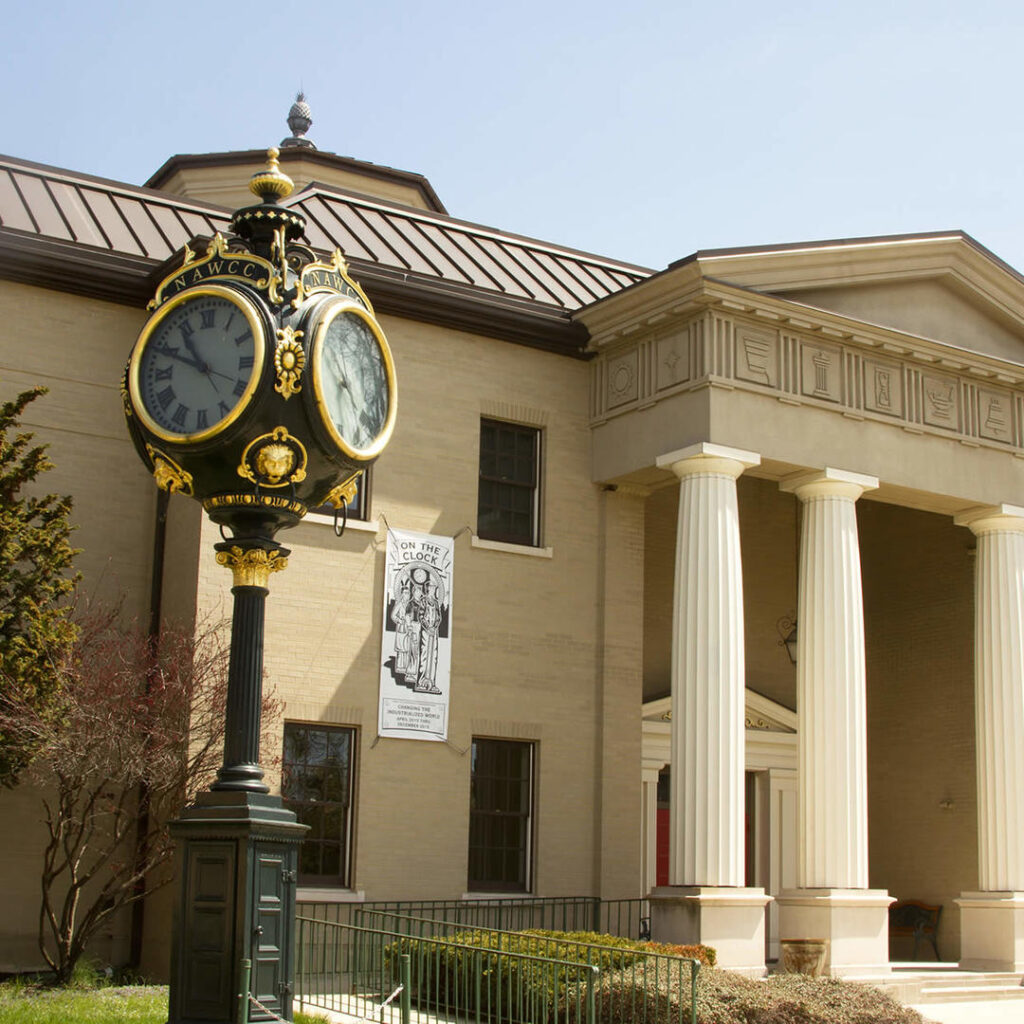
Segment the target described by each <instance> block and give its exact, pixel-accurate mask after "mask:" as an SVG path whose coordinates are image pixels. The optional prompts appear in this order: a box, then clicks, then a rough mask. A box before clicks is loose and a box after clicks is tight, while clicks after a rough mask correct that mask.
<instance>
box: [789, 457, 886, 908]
mask: <svg viewBox="0 0 1024 1024" xmlns="http://www.w3.org/2000/svg"><path fill="white" fill-rule="evenodd" d="M877 486H878V481H877V480H876V479H874V478H873V477H865V476H861V475H860V474H855V473H841V472H838V471H836V470H825V471H824V472H823V473H815V474H812V475H810V476H807V477H803V478H798V479H797V480H795V481H792V482H791V483H790V484H788V486H787V488H786V489H791V490H793V491H794V492H795V493H796V496H797V497H798V498H799V499H800V501H801V502H802V503H803V529H802V531H801V536H800V581H799V592H798V598H797V655H796V706H797V711H798V713H799V715H800V740H799V747H800V759H799V771H800V796H799V805H798V806H799V851H800V852H799V860H798V862H797V864H798V866H797V886H798V887H799V888H801V889H832V888H835V889H866V888H867V885H868V769H867V704H866V696H865V691H866V677H865V670H864V600H863V596H862V591H861V578H860V546H859V544H858V539H857V510H856V507H855V503H856V501H857V499H858V498H859V497H860V496H861V494H863V493H864V491H867V490H872V489H874V488H876V487H877Z"/></svg>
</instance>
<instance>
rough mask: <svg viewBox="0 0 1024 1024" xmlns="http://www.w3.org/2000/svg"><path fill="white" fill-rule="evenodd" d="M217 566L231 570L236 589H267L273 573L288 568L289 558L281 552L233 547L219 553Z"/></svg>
mask: <svg viewBox="0 0 1024 1024" xmlns="http://www.w3.org/2000/svg"><path fill="white" fill-rule="evenodd" d="M217 564H218V565H223V566H226V567H227V568H228V569H230V570H231V575H232V583H233V585H234V586H236V587H266V585H267V583H268V581H269V579H270V574H271V573H272V572H280V571H281V570H282V569H286V568H287V567H288V556H287V555H285V554H283V553H282V552H281V551H264V550H263V549H262V548H249V549H244V548H240V547H231V548H229V549H228V550H227V551H218V552H217Z"/></svg>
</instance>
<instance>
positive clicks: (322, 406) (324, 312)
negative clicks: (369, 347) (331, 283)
mask: <svg viewBox="0 0 1024 1024" xmlns="http://www.w3.org/2000/svg"><path fill="white" fill-rule="evenodd" d="M344 313H355V314H356V315H357V316H358V317H360V318H361V319H362V320H363V321H364V322H365V323H366V325H367V326H368V327H369V328H370V332H371V333H372V334H373V336H374V338H376V339H377V345H378V346H379V347H380V351H381V356H382V357H383V360H384V375H385V377H386V378H387V384H388V414H387V418H386V419H385V420H384V425H383V426H382V427H381V430H380V433H379V434H378V435H377V437H376V439H375V440H374V442H373V444H371V445H370V446H369V447H368V448H354V447H353V446H352V445H351V444H349V443H348V441H346V440H345V439H344V438H343V437H342V436H341V434H339V433H338V428H337V427H336V426H335V424H334V420H333V419H332V418H331V414H330V412H329V411H328V409H327V403H326V402H325V400H324V397H323V396H324V389H323V359H322V354H323V341H324V336H325V335H326V333H327V329H328V328H329V327H330V326H331V324H332V323H334V321H335V320H336V319H337V318H338V317H339V316H341V315H342V314H344ZM309 354H310V364H311V370H312V372H311V373H310V377H311V379H312V381H313V390H312V394H313V404H314V406H315V407H316V411H317V415H318V416H319V417H320V422H321V423H322V424H323V425H324V427H325V428H326V430H327V433H328V436H329V437H330V438H331V439H332V440H333V441H334V443H335V444H336V445H337V446H338V447H339V448H340V449H341V450H342V451H343V452H344V453H345V455H347V456H348V457H349V458H350V459H354V460H356V461H357V462H369V461H370V460H372V459H375V458H376V457H377V456H378V455H380V453H381V452H382V451H383V450H384V448H385V447H386V446H387V443H388V441H390V440H391V432H392V431H393V430H394V427H395V417H396V415H397V412H398V388H397V386H396V383H395V362H394V359H393V358H392V356H391V348H390V346H389V345H388V341H387V338H385V337H384V332H383V330H381V326H380V324H379V323H377V319H376V317H374V315H373V314H372V313H371V312H370V311H369V310H367V309H366V308H365V307H363V306H362V305H360V304H359V303H358V302H356V301H355V300H353V299H348V298H337V299H330V300H328V302H327V303H326V305H325V307H324V308H323V309H321V311H320V315H319V317H318V318H317V320H316V327H315V329H314V332H313V341H312V343H311V345H310V353H309Z"/></svg>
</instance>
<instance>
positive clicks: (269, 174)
mask: <svg viewBox="0 0 1024 1024" xmlns="http://www.w3.org/2000/svg"><path fill="white" fill-rule="evenodd" d="M280 155H281V151H280V150H279V149H278V148H277V147H276V146H271V148H270V149H268V150H267V169H266V170H265V171H257V172H256V173H255V174H254V175H253V176H252V177H251V178H250V179H249V191H250V192H251V193H252V194H253V195H254V196H256V197H257V198H258V199H262V200H263V201H264V202H265V203H266V202H270V203H276V202H277V201H278V199H284V197H285V196H290V195H291V194H292V190H293V189H294V188H295V182H294V181H292V179H291V178H289V177H288V175H287V174H285V173H284V171H282V170H281V167H280V165H279V164H278V162H277V158H278V157H279V156H280Z"/></svg>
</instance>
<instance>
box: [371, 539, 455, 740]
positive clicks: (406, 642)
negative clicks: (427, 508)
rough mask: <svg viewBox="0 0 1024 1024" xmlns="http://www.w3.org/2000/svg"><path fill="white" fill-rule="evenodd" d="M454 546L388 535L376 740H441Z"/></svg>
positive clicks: (449, 650) (446, 694)
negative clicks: (387, 738)
mask: <svg viewBox="0 0 1024 1024" xmlns="http://www.w3.org/2000/svg"><path fill="white" fill-rule="evenodd" d="M454 554H455V541H454V539H453V538H451V537H435V536H434V535H433V534H429V533H411V532H410V531H408V530H388V549H387V560H386V562H385V569H384V629H383V631H382V635H381V652H380V706H379V708H378V712H377V733H378V735H380V736H390V737H393V738H395V739H405V740H441V741H444V740H447V739H448V698H449V695H450V684H451V666H452V639H451V610H452V561H453V557H454Z"/></svg>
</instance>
